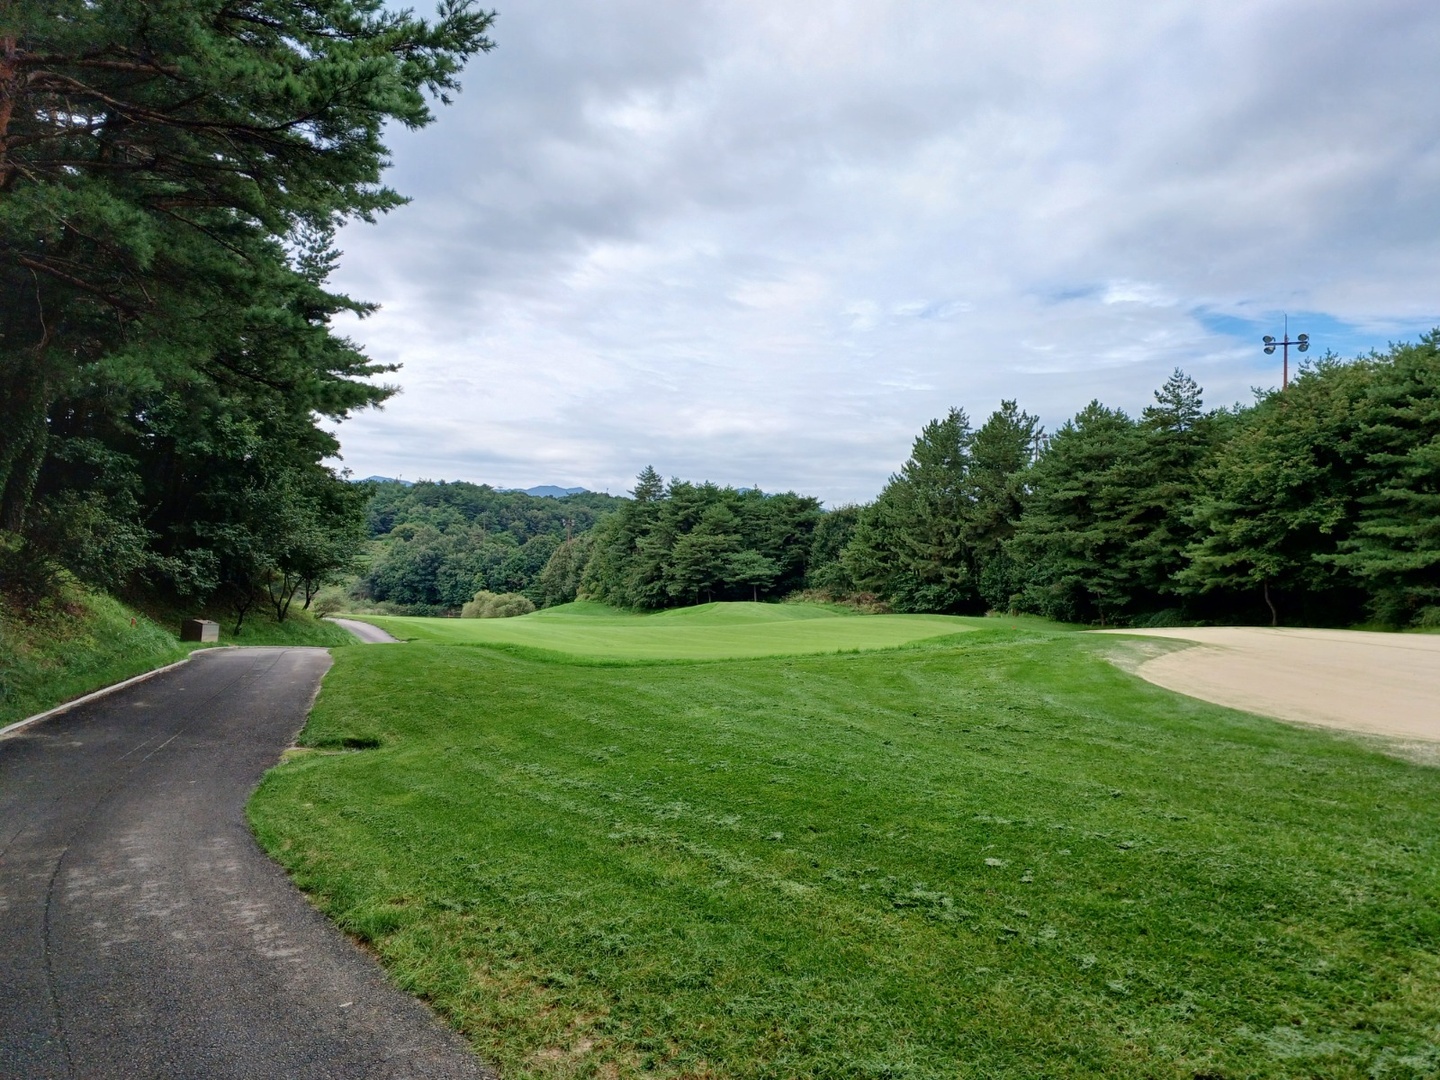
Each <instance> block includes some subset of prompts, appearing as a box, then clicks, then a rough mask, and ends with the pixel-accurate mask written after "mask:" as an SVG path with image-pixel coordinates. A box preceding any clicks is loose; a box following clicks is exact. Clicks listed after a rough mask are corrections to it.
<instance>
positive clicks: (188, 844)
mask: <svg viewBox="0 0 1440 1080" xmlns="http://www.w3.org/2000/svg"><path fill="white" fill-rule="evenodd" d="M329 666H330V657H329V654H328V653H326V652H325V651H324V650H323V649H302V648H254V649H224V650H215V651H206V652H202V653H198V654H196V655H195V656H194V658H193V659H192V660H191V661H190V662H189V663H188V664H184V665H181V666H180V667H177V668H175V669H173V670H170V671H166V672H164V673H162V674H160V675H157V676H155V677H154V678H152V679H149V680H147V681H145V682H142V683H138V684H136V685H134V686H131V687H127V688H125V689H123V690H120V691H117V692H116V693H114V694H111V695H109V696H107V697H104V698H101V699H99V700H96V701H93V702H90V703H87V704H84V705H81V706H79V707H77V708H74V709H71V710H69V711H67V712H64V713H61V714H60V715H58V716H53V717H50V718H49V719H46V720H44V721H42V722H40V723H37V724H33V725H30V726H29V727H26V728H23V729H21V730H19V731H17V732H14V733H12V734H11V735H9V736H7V737H5V738H3V739H0V1076H3V1077H12V1076H13V1077H26V1078H30V1080H40V1078H43V1077H177V1078H178V1077H196V1078H199V1077H206V1078H221V1077H267V1078H268V1077H347V1078H348V1077H387V1078H388V1077H435V1078H448V1077H479V1076H486V1075H489V1074H488V1073H487V1072H486V1071H485V1070H484V1069H483V1068H482V1067H481V1066H480V1065H479V1064H478V1063H477V1061H476V1060H475V1058H474V1057H473V1056H472V1055H471V1054H470V1053H469V1051H468V1050H467V1049H466V1048H465V1047H464V1046H463V1045H462V1043H461V1042H460V1040H459V1039H458V1038H457V1037H455V1036H454V1035H453V1034H452V1033H451V1032H449V1031H448V1030H446V1029H445V1028H443V1027H442V1026H441V1025H440V1023H439V1022H438V1021H437V1020H436V1019H435V1017H434V1016H433V1014H431V1013H430V1012H429V1011H428V1010H427V1009H426V1008H425V1007H424V1006H423V1005H422V1004H421V1003H419V1002H418V1001H416V1000H415V999H413V998H411V997H409V996H408V995H406V994H403V993H401V992H400V991H398V990H396V989H395V988H394V987H392V986H391V985H390V984H389V983H387V982H386V980H385V977H384V974H383V972H382V971H381V970H380V968H379V966H378V965H377V964H376V963H375V962H374V961H373V960H372V959H371V958H370V957H369V956H367V955H365V954H364V953H363V952H361V951H360V949H358V948H357V947H356V946H355V945H354V944H352V943H351V942H350V941H349V940H347V939H346V938H345V937H344V935H342V934H341V933H340V932H339V931H338V930H336V929H335V928H334V927H333V926H332V925H331V924H330V923H329V922H328V921H327V920H326V919H325V918H324V917H322V916H321V915H320V914H319V913H317V912H316V911H315V910H314V909H313V908H311V907H310V905H309V904H308V903H307V902H306V901H305V899H304V897H302V896H301V895H300V893H299V892H298V891H297V890H296V889H295V888H294V886H292V885H291V883H290V881H289V879H288V878H286V876H285V874H284V873H283V872H282V871H281V870H280V869H279V867H277V866H276V865H275V864H274V863H273V862H271V861H270V860H269V859H268V858H267V857H266V856H265V854H264V853H263V852H262V851H261V850H260V848H259V846H258V845H257V844H256V843H255V840H254V838H253V837H252V836H251V834H250V830H249V827H248V826H247V824H246V821H245V816H244V806H245V802H246V800H247V799H248V797H249V795H250V793H251V792H252V791H253V790H254V788H255V785H256V783H257V782H258V781H259V779H260V776H261V774H262V773H263V772H264V771H265V770H266V769H267V768H269V767H270V766H271V765H273V764H274V763H275V761H276V760H277V759H278V758H279V756H280V754H281V752H282V751H283V750H284V748H285V747H287V746H289V745H290V744H291V742H292V741H293V740H294V737H295V735H296V733H297V732H298V731H299V730H300V727H301V725H302V724H303V722H304V719H305V715H306V712H307V711H308V710H309V707H310V704H311V701H312V700H313V698H314V695H315V692H316V690H317V689H318V687H319V685H320V679H321V677H322V676H323V675H324V674H325V671H326V669H327V668H328V667H329Z"/></svg>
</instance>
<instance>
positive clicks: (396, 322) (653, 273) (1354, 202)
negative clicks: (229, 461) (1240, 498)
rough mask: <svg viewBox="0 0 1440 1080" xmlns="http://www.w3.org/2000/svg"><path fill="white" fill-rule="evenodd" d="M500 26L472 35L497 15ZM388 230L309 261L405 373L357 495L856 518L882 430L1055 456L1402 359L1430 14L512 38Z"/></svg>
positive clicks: (484, 69)
mask: <svg viewBox="0 0 1440 1080" xmlns="http://www.w3.org/2000/svg"><path fill="white" fill-rule="evenodd" d="M496 2H497V3H500V2H501V0H496ZM493 37H494V39H495V42H496V45H497V48H496V49H495V51H493V52H492V53H490V54H488V55H485V56H480V57H476V58H475V59H474V60H473V61H472V62H471V64H470V66H469V68H468V70H467V72H466V76H465V88H464V91H463V93H462V94H461V95H460V96H459V97H458V98H457V99H456V102H455V104H454V105H453V106H452V107H451V108H449V109H443V110H441V111H440V117H439V122H438V123H436V124H435V125H433V126H432V127H430V128H427V129H425V130H424V131H421V132H417V133H409V132H404V131H395V132H392V134H391V137H390V143H391V145H392V147H393V148H394V168H393V169H392V170H391V172H390V174H389V180H390V182H391V183H392V184H393V185H394V186H395V187H397V188H398V189H399V190H401V191H402V192H404V193H405V194H407V195H410V196H412V197H413V199H414V202H413V203H412V204H411V205H409V206H407V207H404V208H403V209H400V210H397V211H396V212H394V213H392V214H390V215H389V216H388V217H387V218H385V219H384V220H383V221H381V222H380V223H379V224H378V225H355V226H352V227H349V228H347V229H346V230H345V231H344V232H343V233H342V236H341V247H342V248H343V249H344V251H345V257H344V259H343V262H342V268H341V271H340V273H339V274H338V275H337V284H338V285H339V286H340V287H341V288H343V289H345V290H347V291H349V292H351V293H352V294H354V295H357V296H360V297H363V298H366V299H370V300H373V301H376V302H379V303H380V304H381V305H382V310H381V311H380V312H379V313H377V314H376V315H374V316H372V317H371V318H369V319H367V320H365V321H364V322H362V323H359V324H354V323H347V324H345V326H344V327H343V329H344V330H345V332H347V333H350V334H351V335H352V336H353V337H355V338H356V340H358V341H360V342H361V343H363V344H364V345H365V347H366V348H367V350H368V351H369V352H370V354H371V355H372V356H373V357H374V358H375V359H377V360H382V361H386V362H396V363H401V364H403V365H404V367H403V370H402V371H401V372H400V373H399V374H398V375H396V376H394V379H395V381H398V382H399V383H400V385H401V386H402V387H403V393H402V394H401V395H400V396H398V397H396V398H395V399H393V400H392V402H391V403H390V404H389V405H387V406H386V408H385V409H384V410H383V411H379V412H370V413H365V414H362V415H360V416H357V417H356V418H354V419H352V420H350V421H348V422H347V423H345V424H344V425H343V426H342V428H341V429H340V434H341V439H342V442H343V445H344V455H345V458H344V464H345V465H347V466H348V467H350V468H351V469H353V470H354V471H355V473H356V475H359V476H365V475H369V474H372V473H379V474H383V475H390V476H395V475H402V476H404V477H405V478H407V479H418V478H421V477H425V478H430V479H457V480H471V481H476V482H486V483H491V484H496V485H499V486H519V487H524V486H529V485H531V484H539V483H558V484H563V485H567V486H569V485H584V486H585V487H589V488H591V489H595V490H606V489H608V490H610V491H612V492H615V493H620V492H621V491H623V490H625V489H627V488H629V487H630V486H632V481H633V477H634V475H635V473H636V472H638V471H639V470H640V469H641V468H642V467H643V466H645V465H647V464H653V465H654V466H655V467H656V468H657V469H659V470H660V472H661V473H662V474H664V475H666V476H682V477H685V478H688V479H695V480H700V479H710V480H715V481H717V482H720V483H730V484H734V485H736V486H746V485H758V486H760V487H762V488H764V489H765V490H767V491H768V490H787V489H794V490H797V491H801V492H805V493H810V494H815V495H818V496H820V497H822V498H823V499H825V500H826V501H827V502H828V503H830V504H832V505H834V504H838V503H842V502H846V501H865V500H868V499H870V498H873V497H874V495H875V494H876V492H877V491H878V490H879V488H880V486H881V485H882V484H883V483H884V481H885V479H886V477H887V476H888V475H889V474H890V473H891V472H893V471H894V470H895V469H896V468H897V467H898V466H899V464H900V463H901V462H902V461H903V460H904V458H905V456H906V454H907V453H908V451H909V446H910V443H911V441H912V439H913V438H914V436H915V434H916V433H917V432H918V430H919V428H920V426H921V425H922V424H923V423H925V422H926V421H927V420H929V419H930V418H932V417H935V416H939V415H942V414H943V413H944V411H945V410H946V409H947V408H948V407H950V406H951V405H958V406H961V407H962V408H964V409H966V411H967V412H968V413H969V414H970V415H971V417H972V418H973V419H974V420H975V421H976V422H977V423H978V422H980V421H982V420H983V419H984V418H985V416H986V415H988V414H989V412H990V411H991V410H992V409H994V408H995V407H996V405H997V404H998V403H999V401H1000V399H1001V398H1002V397H1004V398H1009V397H1013V398H1017V399H1019V401H1020V403H1021V405H1022V406H1024V407H1026V408H1027V409H1029V410H1030V411H1031V412H1036V413H1038V414H1040V416H1041V418H1042V419H1043V421H1044V423H1045V424H1046V426H1047V427H1049V428H1051V429H1053V428H1054V427H1055V426H1057V425H1058V424H1060V423H1062V422H1063V421H1064V420H1065V419H1066V418H1067V417H1069V416H1071V415H1073V414H1074V412H1075V411H1076V410H1078V409H1079V408H1080V407H1081V406H1083V405H1084V404H1085V403H1086V402H1087V401H1089V400H1090V399H1091V398H1092V397H1098V398H1100V399H1101V400H1102V401H1104V402H1105V403H1107V404H1110V405H1118V406H1123V407H1125V408H1127V409H1130V410H1132V411H1134V410H1138V409H1139V408H1141V407H1143V405H1144V404H1145V403H1146V402H1147V401H1149V400H1150V394H1151V391H1152V390H1153V389H1154V388H1155V387H1156V386H1158V385H1159V384H1160V383H1161V382H1162V381H1163V380H1164V379H1165V377H1166V376H1167V375H1168V374H1169V372H1170V371H1171V370H1172V369H1173V368H1175V367H1177V366H1180V367H1183V368H1184V369H1185V370H1186V371H1188V372H1189V373H1190V374H1192V375H1194V376H1195V377H1196V378H1197V379H1198V380H1199V381H1200V383H1201V385H1202V386H1204V387H1205V389H1206V398H1207V401H1209V402H1210V403H1212V404H1229V403H1232V402H1234V401H1237V400H1241V399H1245V400H1249V398H1250V388H1251V387H1253V386H1271V385H1277V384H1278V383H1279V381H1280V368H1279V357H1278V355H1277V356H1276V357H1274V358H1273V359H1272V358H1268V357H1266V356H1264V355H1263V353H1262V352H1261V351H1260V348H1259V341H1258V339H1259V337H1260V335H1262V334H1265V333H1276V334H1278V333H1279V332H1280V329H1281V316H1282V313H1284V312H1288V313H1289V315H1290V328H1291V331H1292V333H1293V332H1299V331H1308V332H1309V334H1310V335H1311V337H1312V339H1313V340H1314V341H1315V342H1316V344H1317V347H1318V348H1317V351H1323V350H1324V349H1325V348H1327V347H1328V348H1332V349H1334V350H1335V351H1336V352H1337V353H1340V354H1341V355H1343V356H1353V355H1356V354H1358V353H1360V352H1363V351H1366V350H1368V349H1369V348H1371V347H1374V346H1379V347H1384V345H1385V344H1386V343H1387V342H1388V341H1392V340H1403V339H1413V338H1414V337H1415V336H1416V335H1417V334H1419V333H1420V332H1422V331H1424V330H1427V329H1429V328H1431V327H1432V326H1435V325H1440V81H1437V77H1436V57H1437V56H1440V5H1437V4H1435V3H1434V0H1415V2H1385V0H1364V2H1361V0H1348V2H1328V3H1327V2H1325V0H1303V2H1300V0H1294V2H1287V0H1246V2H1245V3H1238V4H1218V3H1200V2H1197V0H1190V2H1185V3H1175V2H1165V0H1143V2H1139V0H1137V2H1104V0H1087V2H1086V3H1084V4H1077V3H1074V2H1073V0H1055V2H1048V3H1047V2H1043V0H1030V2H1027V3H1023V4H1012V3H1001V2H999V0H991V2H984V3H980V2H962V0H937V2H933V3H931V2H925V0H911V2H886V0H868V2H866V3H863V4H861V3H857V2H851V0H825V2H823V3H822V2H819V0H815V2H810V0H764V2H751V0H728V2H726V3H723V4H721V3H707V2H699V0H687V2H685V3H675V2H674V0H610V2H607V3H603V4H601V3H597V2H595V0H523V2H519V3H514V4H510V5H506V6H502V7H501V8H500V16H499V19H498V20H497V22H496V25H495V29H494V32H493Z"/></svg>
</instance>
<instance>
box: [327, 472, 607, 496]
mask: <svg viewBox="0 0 1440 1080" xmlns="http://www.w3.org/2000/svg"><path fill="white" fill-rule="evenodd" d="M355 482H356V483H357V484H371V483H373V484H399V485H400V486H401V487H414V486H415V481H414V480H398V479H396V478H395V477H393V476H367V477H365V478H364V479H362V480H357V481H355ZM459 482H460V481H457V483H459ZM495 490H496V491H513V492H517V493H519V494H521V495H530V496H532V497H534V498H536V499H563V498H564V497H565V496H566V495H589V494H590V489H589V488H583V487H568V488H567V487H556V486H555V485H554V484H540V485H539V486H537V487H532V488H496V489H495Z"/></svg>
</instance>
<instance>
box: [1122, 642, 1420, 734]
mask: <svg viewBox="0 0 1440 1080" xmlns="http://www.w3.org/2000/svg"><path fill="white" fill-rule="evenodd" d="M1097 632H1098V633H1115V634H1138V635H1142V636H1145V637H1164V638H1179V639H1181V640H1184V641H1194V642H1197V643H1198V645H1199V647H1198V648H1193V649H1182V650H1180V651H1178V652H1169V653H1165V654H1163V655H1161V656H1157V657H1155V658H1154V659H1152V660H1147V661H1145V662H1144V663H1143V664H1141V665H1140V667H1139V668H1138V669H1137V670H1136V674H1138V675H1139V676H1140V677H1141V678H1143V679H1148V680H1149V681H1150V682H1153V683H1156V684H1158V685H1160V686H1164V687H1166V688H1168V689H1170V690H1178V691H1179V692H1180V693H1182V694H1189V695H1190V696H1191V697H1197V698H1201V699H1203V700H1205V701H1213V702H1216V703H1217V704H1220V705H1229V706H1230V707H1231V708H1235V709H1244V710H1246V711H1247V712H1254V713H1261V714H1262V715H1265V716H1274V717H1278V718H1280V719H1282V720H1296V721H1300V722H1301V723H1306V724H1321V725H1324V726H1326V727H1337V728H1345V729H1347V730H1350V731H1363V732H1369V733H1370V734H1374V735H1390V736H1395V737H1399V738H1404V739H1424V740H1427V741H1434V740H1440V634H1374V633H1366V632H1363V631H1359V630H1304V629H1290V628H1285V627H1280V628H1278V629H1277V628H1271V627H1258V626H1199V627H1188V628H1181V627H1174V628H1169V627H1167V628H1165V629H1163V630H1114V631H1097Z"/></svg>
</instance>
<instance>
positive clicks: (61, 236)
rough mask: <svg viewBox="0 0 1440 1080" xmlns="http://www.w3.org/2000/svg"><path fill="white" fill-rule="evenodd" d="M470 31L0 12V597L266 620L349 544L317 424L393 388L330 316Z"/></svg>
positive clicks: (472, 42) (467, 4)
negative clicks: (150, 606)
mask: <svg viewBox="0 0 1440 1080" xmlns="http://www.w3.org/2000/svg"><path fill="white" fill-rule="evenodd" d="M492 18H493V16H492V15H491V14H487V13H485V12H484V11H482V10H481V9H479V8H478V7H477V6H476V5H475V3H474V0H443V2H442V3H441V6H440V11H439V15H438V17H437V18H436V19H435V20H433V21H429V22H427V21H424V20H421V19H417V18H415V17H413V16H412V15H411V14H410V13H409V12H408V11H399V10H392V9H390V8H387V7H386V6H385V5H382V4H380V3H377V2H374V0H297V2H295V3H289V4H275V3H270V2H268V0H230V2H227V3H224V4H203V3H202V4H193V3H190V2H188V0H147V2H146V3H131V2H126V0H52V2H47V3H33V4H32V3H19V4H15V3H8V4H4V5H0V593H3V594H4V595H8V596H10V597H11V598H12V601H14V600H18V601H19V604H20V606H24V605H25V604H27V603H32V602H37V601H38V600H39V599H41V598H43V597H44V596H45V595H46V594H47V593H50V592H52V591H53V586H54V583H55V581H56V580H57V577H58V576H59V575H60V574H61V573H62V572H64V573H69V574H71V575H74V576H75V577H78V578H80V579H82V580H84V581H87V582H90V583H93V584H95V585H97V586H100V587H104V588H109V589H115V590H133V589H148V590H158V591H160V592H163V593H166V594H169V595H171V596H174V597H178V598H182V599H184V600H186V601H187V602H193V603H195V604H199V603H203V602H205V601H207V600H210V599H211V598H214V597H217V596H225V597H227V598H228V599H230V600H231V601H233V603H234V605H235V608H236V611H237V613H238V614H239V616H240V618H241V619H243V618H244V613H245V611H246V610H248V609H249V607H250V606H251V605H253V604H256V603H261V602H269V603H271V604H273V605H274V608H275V612H276V615H277V617H282V618H283V616H284V615H285V613H286V612H287V611H288V610H289V605H290V603H291V600H292V599H293V598H295V597H296V596H297V595H298V596H300V597H301V598H302V603H303V602H306V601H308V600H309V598H310V597H311V596H312V595H313V590H314V588H315V587H316V586H317V584H318V583H319V582H320V581H322V580H324V579H325V578H326V577H327V576H329V575H330V574H332V573H333V572H335V571H336V570H337V569H338V568H340V567H343V566H345V565H346V564H347V563H348V561H349V560H350V559H351V558H352V557H353V555H354V554H355V552H356V551H357V550H358V547H359V545H360V544H361V543H362V542H363V539H364V532H363V514H364V503H365V498H366V493H365V492H364V491H363V490H357V489H356V488H355V487H354V486H353V485H350V484H348V483H346V482H345V480H344V479H343V477H341V476H340V475H339V474H338V473H337V472H336V471H335V470H334V469H333V468H332V467H330V466H329V465H327V464H326V463H327V460H330V459H333V458H334V457H335V455H336V454H337V453H338V450H339V444H338V442H337V440H336V438H335V437H334V435H333V434H332V433H331V432H330V431H329V430H327V429H326V427H325V426H324V425H326V424H333V423H336V422H339V421H341V420H343V419H344V418H345V417H347V416H349V415H350V414H351V413H353V412H354V411H356V410H357V409H363V408H367V407H370V406H374V405H378V404H379V403H380V402H382V401H383V400H384V399H385V398H387V397H388V396H389V395H390V394H391V393H393V390H394V388H393V387H389V386H386V385H384V384H382V383H380V382H377V381H376V380H375V378H374V377H375V376H379V375H383V374H384V373H385V372H386V371H387V370H389V369H387V368H385V367H383V366H382V365H378V364H375V363H373V362H372V361H371V360H370V359H369V358H368V357H367V356H365V354H364V353H363V352H362V351H361V350H360V349H359V348H358V347H357V346H356V345H355V344H354V343H353V342H351V341H350V340H348V339H347V338H345V337H344V336H343V335H341V334H339V333H337V332H336V331H335V330H334V328H333V326H332V321H333V319H334V318H335V317H336V316H339V315H342V314H346V313H349V314H355V315H362V316H363V315H365V314H367V313H368V312H369V311H370V310H372V308H371V306H370V305H368V304H366V303H364V302H363V301H360V300H357V299H354V298H352V297H349V296H345V295H343V294H341V293H338V292H336V291H334V290H333V289H331V288H329V287H328V286H327V281H328V279H329V277H330V275H331V272H332V270H333V269H334V267H335V265H336V260H337V259H338V257H339V253H338V252H337V251H336V250H335V248H334V245H333V239H334V237H335V234H336V231H337V229H338V228H339V227H340V226H341V225H342V224H344V223H345V222H347V221H353V220H356V219H360V220H371V219H373V218H374V217H375V215H377V214H381V213H385V212H387V211H389V210H391V209H393V208H395V207H397V206H399V205H400V204H401V203H403V202H404V199H403V198H402V197H401V196H400V195H399V194H397V193H396V192H394V191H392V190H391V189H390V188H388V187H386V186H385V185H384V184H383V183H382V182H381V174H382V171H383V169H384V167H385V166H386V165H387V164H388V152H387V150H386V147H385V145H384V142H383V134H384V130H385V127H386V125H387V124H391V123H396V124H400V125H403V126H405V127H410V128H415V127H421V126H424V125H426V124H429V123H430V122H431V121H432V120H433V119H434V116H433V113H432V110H431V103H432V102H434V101H437V100H438V101H441V102H445V101H448V99H449V96H450V95H451V94H452V93H454V92H455V91H456V90H457V89H458V75H459V72H460V70H461V68H462V66H463V64H464V62H465V61H466V59H467V58H468V57H469V56H471V55H472V54H474V53H476V52H479V51H484V50H487V49H489V48H490V42H489V40H488V39H487V37H486V30H487V28H488V27H489V25H490V22H491V20H492Z"/></svg>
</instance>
